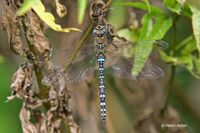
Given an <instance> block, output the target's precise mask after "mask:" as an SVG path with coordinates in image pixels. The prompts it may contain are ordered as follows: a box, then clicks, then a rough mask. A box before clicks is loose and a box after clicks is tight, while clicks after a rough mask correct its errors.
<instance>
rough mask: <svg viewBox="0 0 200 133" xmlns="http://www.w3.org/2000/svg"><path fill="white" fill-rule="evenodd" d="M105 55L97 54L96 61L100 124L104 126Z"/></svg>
mask: <svg viewBox="0 0 200 133" xmlns="http://www.w3.org/2000/svg"><path fill="white" fill-rule="evenodd" d="M105 60H106V59H105V55H104V54H103V53H100V54H98V56H97V61H98V64H99V89H100V93H99V97H100V107H101V120H102V124H103V125H105V123H106V93H105V83H104V82H105V80H104V79H105V78H104V76H105V70H104V64H105Z"/></svg>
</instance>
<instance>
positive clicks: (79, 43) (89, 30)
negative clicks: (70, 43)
mask: <svg viewBox="0 0 200 133" xmlns="http://www.w3.org/2000/svg"><path fill="white" fill-rule="evenodd" d="M92 27H93V23H90V24H89V27H88V28H87V30H86V32H85V33H84V34H83V36H82V37H81V39H80V41H79V42H78V44H77V45H76V46H77V47H76V49H75V52H74V53H73V54H72V56H71V57H70V58H69V62H68V63H67V64H65V67H64V72H66V71H67V69H68V68H69V66H70V65H71V63H72V61H73V60H74V59H75V57H76V55H77V53H78V52H79V50H80V49H81V47H82V45H83V42H84V41H85V39H86V38H87V36H88V35H89V33H90V32H91V30H92Z"/></svg>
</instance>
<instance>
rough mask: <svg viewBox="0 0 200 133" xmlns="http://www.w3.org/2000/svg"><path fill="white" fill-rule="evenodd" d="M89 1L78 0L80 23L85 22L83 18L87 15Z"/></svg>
mask: <svg viewBox="0 0 200 133" xmlns="http://www.w3.org/2000/svg"><path fill="white" fill-rule="evenodd" d="M87 3H88V0H78V3H77V4H78V8H77V9H78V11H77V12H78V23H79V24H82V23H83V19H84V16H85V9H86V7H87Z"/></svg>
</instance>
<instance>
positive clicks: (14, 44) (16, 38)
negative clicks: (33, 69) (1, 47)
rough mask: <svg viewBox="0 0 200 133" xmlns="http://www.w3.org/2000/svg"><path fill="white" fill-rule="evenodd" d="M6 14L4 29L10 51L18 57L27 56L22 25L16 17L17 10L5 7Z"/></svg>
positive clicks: (3, 23)
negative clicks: (22, 37) (21, 31)
mask: <svg viewBox="0 0 200 133" xmlns="http://www.w3.org/2000/svg"><path fill="white" fill-rule="evenodd" d="M4 8H5V12H4V14H3V19H2V23H1V25H2V28H3V29H5V30H6V32H7V36H8V41H9V44H10V49H11V50H12V51H13V52H14V53H15V54H17V55H20V56H25V53H24V46H23V42H22V40H21V37H20V24H19V21H18V18H17V16H16V9H14V8H13V7H11V6H9V5H6V4H5V5H4Z"/></svg>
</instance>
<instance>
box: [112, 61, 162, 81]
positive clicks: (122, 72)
mask: <svg viewBox="0 0 200 133" xmlns="http://www.w3.org/2000/svg"><path fill="white" fill-rule="evenodd" d="M133 62H134V59H124V58H120V59H118V60H117V62H116V63H115V64H113V65H112V67H111V69H110V70H109V73H110V74H112V75H113V76H116V77H119V78H123V79H158V78H160V77H162V76H163V75H164V72H163V70H162V69H161V68H159V67H157V66H155V65H152V64H150V63H146V64H145V67H144V68H143V69H142V70H141V71H140V73H139V74H138V75H134V74H133V73H132V68H133Z"/></svg>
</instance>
